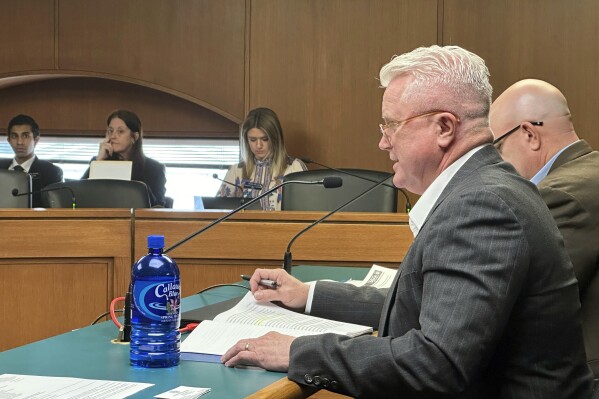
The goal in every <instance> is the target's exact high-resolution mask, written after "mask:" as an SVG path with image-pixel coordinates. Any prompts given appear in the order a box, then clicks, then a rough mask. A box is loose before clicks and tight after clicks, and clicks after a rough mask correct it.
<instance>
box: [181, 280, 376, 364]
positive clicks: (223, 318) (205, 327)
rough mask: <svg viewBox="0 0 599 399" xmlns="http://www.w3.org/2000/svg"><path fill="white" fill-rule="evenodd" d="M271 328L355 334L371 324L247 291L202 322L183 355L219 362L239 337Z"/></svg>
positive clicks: (287, 331) (293, 332)
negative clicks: (309, 311)
mask: <svg viewBox="0 0 599 399" xmlns="http://www.w3.org/2000/svg"><path fill="white" fill-rule="evenodd" d="M269 331H276V332H279V333H281V334H285V335H291V336H294V337H300V336H304V335H314V334H324V333H335V334H342V335H347V336H351V337H353V336H358V335H362V334H370V333H372V328H371V327H367V326H361V325H358V324H351V323H343V322H340V321H334V320H327V319H322V318H319V317H314V316H310V315H306V314H301V313H296V312H292V311H290V310H287V309H284V308H282V307H279V306H277V305H274V304H272V303H269V302H266V303H259V302H256V300H255V299H254V297H253V295H252V294H251V293H250V292H248V293H247V294H246V295H245V297H244V298H243V299H242V300H241V301H240V302H239V303H238V304H237V305H235V307H233V308H232V309H229V310H227V311H226V312H223V313H221V314H219V315H218V316H216V317H215V318H214V320H204V321H203V322H201V323H200V325H199V326H198V327H196V328H195V330H193V332H192V333H191V334H189V336H188V337H187V339H185V341H183V342H182V343H181V359H182V360H196V361H208V362H210V361H212V362H217V361H218V359H219V358H220V356H221V355H223V354H224V353H225V352H226V351H227V350H228V349H229V348H230V347H232V346H233V345H234V344H235V343H236V342H237V341H239V340H240V339H243V338H256V337H259V336H261V335H264V334H266V333H268V332H269ZM206 355H211V356H206Z"/></svg>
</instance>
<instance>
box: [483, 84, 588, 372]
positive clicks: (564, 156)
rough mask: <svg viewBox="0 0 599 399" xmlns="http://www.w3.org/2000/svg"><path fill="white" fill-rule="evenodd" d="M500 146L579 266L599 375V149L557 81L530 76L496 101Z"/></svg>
mask: <svg viewBox="0 0 599 399" xmlns="http://www.w3.org/2000/svg"><path fill="white" fill-rule="evenodd" d="M490 123H491V128H492V129H493V132H494V135H495V142H494V143H495V147H496V148H497V150H498V151H499V153H500V154H501V156H502V157H503V159H505V160H506V161H508V162H510V163H511V164H512V165H514V167H515V168H516V170H517V171H518V172H519V173H520V174H521V175H522V176H524V177H525V178H527V179H529V180H531V181H532V182H533V183H535V184H536V185H537V187H538V189H539V192H540V194H541V197H542V198H543V200H545V203H546V204H547V207H548V208H549V211H550V212H551V215H552V216H553V218H554V219H555V222H556V224H557V227H558V228H559V230H560V232H561V233H562V236H563V237H564V244H565V246H566V251H567V252H568V255H570V260H572V264H573V266H574V273H575V274H576V277H577V279H578V289H579V291H580V300H581V304H582V331H583V335H584V341H585V347H586V353H587V361H588V363H589V365H590V366H591V369H592V370H593V373H594V374H595V377H599V273H598V272H597V271H598V270H599V245H598V244H597V238H596V237H598V236H599V201H598V200H597V199H598V198H599V152H597V151H593V149H592V148H591V147H590V146H589V145H588V143H587V142H586V141H584V140H580V139H579V138H578V135H577V134H576V131H575V130H574V125H573V123H572V115H571V114H570V109H569V108H568V102H567V101H566V97H564V95H563V94H562V92H561V91H560V90H559V89H558V88H557V87H555V86H553V85H551V84H550V83H547V82H545V81H542V80H538V79H525V80H521V81H519V82H516V83H514V84H513V85H512V86H510V87H509V88H508V89H506V90H505V91H504V92H503V93H502V94H501V95H500V96H499V97H497V99H496V100H495V102H493V104H492V105H491V114H490Z"/></svg>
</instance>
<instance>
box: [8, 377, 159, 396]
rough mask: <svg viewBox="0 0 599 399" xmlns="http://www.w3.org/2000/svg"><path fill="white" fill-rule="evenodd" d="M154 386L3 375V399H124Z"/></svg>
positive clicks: (67, 378)
mask: <svg viewBox="0 0 599 399" xmlns="http://www.w3.org/2000/svg"><path fill="white" fill-rule="evenodd" d="M152 385H154V384H144V383H139V382H122V381H104V380H88V379H82V378H70V377H43V376H36V375H19V374H1V375H0V398H53V399H67V398H91V397H93V398H94V399H121V398H126V397H128V396H131V395H133V394H134V393H137V392H139V391H141V390H143V389H146V388H148V387H151V386H152Z"/></svg>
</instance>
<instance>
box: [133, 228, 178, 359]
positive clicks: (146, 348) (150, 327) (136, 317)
mask: <svg viewBox="0 0 599 399" xmlns="http://www.w3.org/2000/svg"><path fill="white" fill-rule="evenodd" d="M163 249H164V236H161V235H151V236H148V254H147V255H145V256H142V257H141V258H140V259H139V260H138V261H137V262H136V263H135V265H134V266H133V270H132V272H131V287H130V290H131V293H132V300H131V349H130V359H131V365H133V366H140V367H171V366H176V365H177V364H179V354H180V352H179V347H180V344H181V334H180V333H179V331H178V329H179V325H180V323H181V312H180V304H181V280H180V277H179V267H178V266H177V264H176V263H175V262H174V261H173V260H172V259H171V258H169V257H168V256H166V255H164V254H163V253H162V252H163Z"/></svg>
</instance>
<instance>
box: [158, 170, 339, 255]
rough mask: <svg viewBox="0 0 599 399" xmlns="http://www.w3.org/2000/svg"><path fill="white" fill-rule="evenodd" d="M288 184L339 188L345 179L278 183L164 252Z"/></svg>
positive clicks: (330, 178) (335, 178)
mask: <svg viewBox="0 0 599 399" xmlns="http://www.w3.org/2000/svg"><path fill="white" fill-rule="evenodd" d="M286 184H321V185H323V186H324V188H337V187H341V186H342V185H343V179H341V178H340V177H338V176H329V177H325V178H324V179H322V180H318V181H302V180H288V181H284V182H282V183H281V184H277V185H276V186H274V187H273V188H271V189H270V190H268V191H266V192H264V193H262V194H260V195H258V196H257V197H254V198H252V199H251V200H249V201H248V202H246V203H245V204H242V205H241V206H239V207H237V208H235V209H233V210H232V211H231V212H229V213H227V214H226V215H224V216H222V217H220V218H218V219H216V220H214V221H213V222H211V223H210V224H208V225H206V226H204V227H202V228H201V229H199V230H198V231H196V232H195V233H192V234H191V235H189V236H187V237H185V238H184V239H182V240H181V241H179V242H177V243H175V244H173V245H171V246H170V247H168V248H167V249H165V250H164V253H168V252H169V251H172V250H173V249H175V248H177V247H178V246H179V245H182V244H185V243H186V242H187V241H189V240H191V239H192V238H194V237H195V236H197V235H198V234H201V233H203V232H204V231H206V230H208V229H210V228H211V227H213V226H215V225H217V224H219V223H220V222H222V221H224V220H227V219H229V218H230V217H231V216H233V215H235V214H236V213H237V212H239V211H241V210H243V209H245V208H247V207H248V206H250V205H252V204H253V203H254V202H256V201H259V200H260V199H261V198H264V197H266V196H267V195H269V194H271V193H272V192H274V191H276V190H278V189H279V187H282V186H284V185H286Z"/></svg>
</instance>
